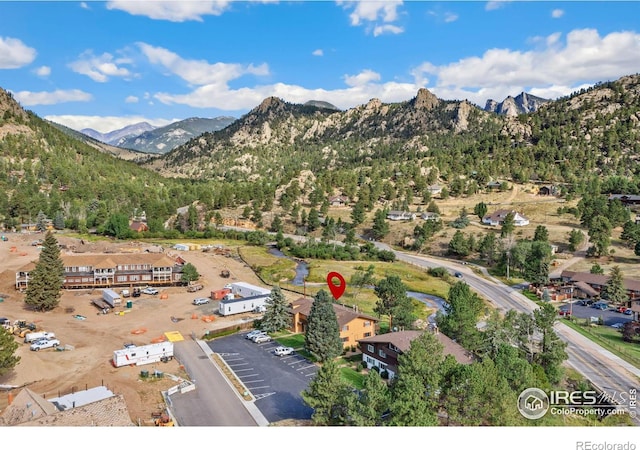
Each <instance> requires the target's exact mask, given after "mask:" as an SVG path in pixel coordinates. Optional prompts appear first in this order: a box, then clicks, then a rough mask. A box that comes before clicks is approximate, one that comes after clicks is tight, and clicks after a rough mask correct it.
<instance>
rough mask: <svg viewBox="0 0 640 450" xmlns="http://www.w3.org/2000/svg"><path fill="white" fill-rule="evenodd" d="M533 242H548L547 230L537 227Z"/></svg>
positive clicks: (540, 226)
mask: <svg viewBox="0 0 640 450" xmlns="http://www.w3.org/2000/svg"><path fill="white" fill-rule="evenodd" d="M533 240H534V241H539V242H549V230H547V227H545V226H544V225H538V226H537V227H536V231H535V233H534V235H533Z"/></svg>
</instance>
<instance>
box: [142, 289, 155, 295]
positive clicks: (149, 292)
mask: <svg viewBox="0 0 640 450" xmlns="http://www.w3.org/2000/svg"><path fill="white" fill-rule="evenodd" d="M142 293H143V294H148V295H157V294H158V290H157V289H155V288H151V287H148V288H144V289H143V290H142Z"/></svg>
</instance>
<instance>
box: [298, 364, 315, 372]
mask: <svg viewBox="0 0 640 450" xmlns="http://www.w3.org/2000/svg"><path fill="white" fill-rule="evenodd" d="M311 367H316V366H315V365H314V364H310V365H308V366H304V367H300V368H298V369H296V370H298V371H300V370H304V369H310V368H311Z"/></svg>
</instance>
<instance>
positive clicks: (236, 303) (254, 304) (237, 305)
mask: <svg viewBox="0 0 640 450" xmlns="http://www.w3.org/2000/svg"><path fill="white" fill-rule="evenodd" d="M269 298H270V297H269V295H254V296H251V297H238V298H224V299H222V300H220V305H219V306H218V312H219V313H220V315H221V316H230V315H233V314H241V313H247V312H264V308H265V306H266V303H267V300H268V299H269Z"/></svg>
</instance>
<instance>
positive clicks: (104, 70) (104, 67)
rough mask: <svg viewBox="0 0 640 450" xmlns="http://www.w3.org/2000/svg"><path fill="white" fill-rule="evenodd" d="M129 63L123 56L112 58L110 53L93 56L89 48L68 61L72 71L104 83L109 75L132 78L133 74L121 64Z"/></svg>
mask: <svg viewBox="0 0 640 450" xmlns="http://www.w3.org/2000/svg"><path fill="white" fill-rule="evenodd" d="M130 63H131V61H130V60H128V59H125V58H119V59H114V57H113V55H111V54H110V53H103V54H102V55H100V56H95V55H93V53H92V52H91V51H90V50H89V51H86V52H84V53H83V54H82V55H80V59H78V60H77V61H74V62H72V63H70V64H69V67H70V68H71V70H73V71H74V72H76V73H79V74H82V75H86V76H88V77H89V78H91V79H92V80H93V81H97V82H98V83H105V82H106V81H109V78H110V77H122V78H125V79H131V78H133V77H134V76H135V75H134V74H133V73H132V72H131V71H130V70H129V69H127V68H125V67H122V65H124V64H130Z"/></svg>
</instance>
